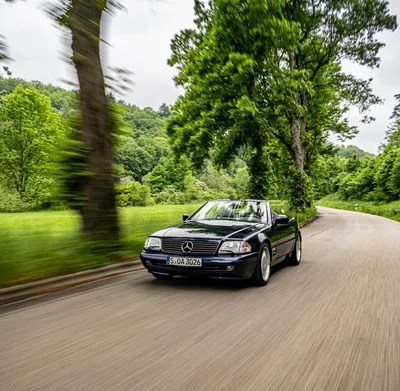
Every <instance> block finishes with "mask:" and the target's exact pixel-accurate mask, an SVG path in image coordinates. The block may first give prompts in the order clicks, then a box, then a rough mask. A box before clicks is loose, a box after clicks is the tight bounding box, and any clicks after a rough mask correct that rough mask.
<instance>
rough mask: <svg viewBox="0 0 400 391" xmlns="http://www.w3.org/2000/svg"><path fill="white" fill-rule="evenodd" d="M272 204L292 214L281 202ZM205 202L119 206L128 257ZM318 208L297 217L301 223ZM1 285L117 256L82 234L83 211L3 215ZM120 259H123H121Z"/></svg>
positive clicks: (90, 266)
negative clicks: (95, 246)
mask: <svg viewBox="0 0 400 391" xmlns="http://www.w3.org/2000/svg"><path fill="white" fill-rule="evenodd" d="M271 205H272V208H273V209H274V210H275V211H276V212H277V213H280V211H281V209H282V208H283V209H286V210H285V212H286V213H287V214H290V211H288V210H287V208H285V205H284V203H283V202H281V201H277V200H274V201H271ZM199 206H200V205H194V204H190V205H156V206H149V207H133V208H123V209H121V210H120V226H121V236H122V244H123V247H124V250H125V252H126V256H127V259H130V260H133V259H138V257H139V253H140V251H141V249H142V248H143V244H144V241H145V240H146V238H147V236H148V235H150V234H151V233H153V232H155V231H157V230H159V229H162V228H165V227H168V226H170V225H172V224H175V223H178V222H180V221H181V216H182V214H184V213H192V212H193V211H195V210H196V209H197V208H198V207H199ZM315 214H316V211H315V208H314V209H311V210H310V211H307V213H305V214H299V215H298V216H297V218H298V220H299V222H302V221H304V220H307V219H309V218H310V217H312V216H313V215H315ZM0 221H1V224H0V287H5V286H10V285H14V284H18V283H22V282H27V281H34V280H38V279H41V278H47V277H53V276H58V275H63V274H68V273H73V272H78V271H83V270H88V269H93V268H96V267H101V266H105V265H107V264H110V263H113V262H115V261H116V260H115V259H114V260H113V259H111V258H110V257H107V256H105V255H104V254H99V253H95V252H93V251H92V249H91V246H90V245H89V244H88V243H86V242H85V241H83V240H82V238H81V237H80V236H79V216H78V215H77V214H76V213H74V212H72V211H51V212H47V211H46V212H29V213H9V214H0ZM117 261H118V260H117Z"/></svg>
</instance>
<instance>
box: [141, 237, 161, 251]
mask: <svg viewBox="0 0 400 391" xmlns="http://www.w3.org/2000/svg"><path fill="white" fill-rule="evenodd" d="M144 248H145V250H153V251H160V250H161V239H160V238H153V237H151V236H149V237H148V238H147V240H146V243H145V244H144Z"/></svg>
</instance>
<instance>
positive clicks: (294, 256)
mask: <svg viewBox="0 0 400 391" xmlns="http://www.w3.org/2000/svg"><path fill="white" fill-rule="evenodd" d="M298 246H300V247H298ZM299 249H300V253H299V251H298V250H299ZM302 254H303V244H302V239H301V234H300V232H298V233H297V235H296V239H295V242H294V247H293V251H292V253H291V254H290V256H289V258H288V261H287V263H288V265H290V266H299V265H300V262H301V257H302Z"/></svg>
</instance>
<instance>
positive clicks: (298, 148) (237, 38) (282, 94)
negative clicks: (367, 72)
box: [167, 0, 397, 210]
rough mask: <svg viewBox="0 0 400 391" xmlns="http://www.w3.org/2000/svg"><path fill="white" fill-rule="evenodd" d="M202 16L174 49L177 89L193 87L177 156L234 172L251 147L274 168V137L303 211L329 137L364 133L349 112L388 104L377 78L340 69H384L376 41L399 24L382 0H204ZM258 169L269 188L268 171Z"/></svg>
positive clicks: (184, 103) (173, 132) (198, 8)
mask: <svg viewBox="0 0 400 391" xmlns="http://www.w3.org/2000/svg"><path fill="white" fill-rule="evenodd" d="M195 13H196V19H195V23H196V29H191V30H184V31H182V32H181V33H180V34H179V35H177V36H176V37H175V38H174V39H173V41H172V44H171V48H172V51H173V55H172V57H171V59H170V64H171V65H173V66H176V67H177V68H178V70H179V75H178V77H177V78H176V79H175V81H176V83H177V84H178V85H180V86H182V87H183V88H184V89H185V93H184V95H183V96H182V97H180V98H179V99H178V101H177V103H176V104H175V106H174V110H173V116H172V117H171V118H170V119H169V120H168V125H167V132H168V134H169V136H170V137H171V139H172V148H173V150H174V151H175V153H177V154H179V153H186V154H188V155H189V156H190V157H191V160H193V161H194V162H195V163H198V162H201V161H202V160H203V159H204V158H205V157H208V156H209V155H210V151H212V150H213V149H212V147H215V150H216V157H215V159H216V162H217V163H218V164H222V165H226V164H227V162H228V161H230V160H231V159H232V157H234V156H235V155H236V154H237V152H238V150H239V148H240V147H242V146H245V147H246V148H247V153H248V155H249V156H253V157H255V158H256V159H257V160H258V161H260V162H261V161H264V162H265V163H266V162H267V161H268V160H267V159H265V160H264V159H262V158H261V156H262V155H263V153H265V152H264V146H265V145H266V144H267V143H268V138H269V137H275V138H277V139H278V140H279V142H280V143H281V144H282V145H283V146H284V147H285V149H286V153H287V154H288V156H289V157H290V160H291V164H290V166H288V167H287V168H286V169H287V174H289V177H290V178H291V180H292V182H291V187H292V188H293V189H296V190H295V191H294V192H292V195H291V201H292V206H293V207H294V208H295V209H298V210H303V209H304V208H306V207H308V206H309V205H310V200H311V197H312V193H311V192H310V190H311V188H312V186H311V182H310V179H309V174H310V172H311V170H312V167H313V164H314V163H315V162H316V160H317V158H318V156H319V155H321V154H324V153H331V148H330V146H329V144H327V139H328V136H329V133H331V132H334V133H336V134H337V135H339V136H340V137H341V138H348V137H352V136H353V135H354V133H355V132H356V129H355V128H354V127H352V126H350V125H349V124H348V121H347V120H346V119H345V118H344V115H345V113H346V111H347V110H348V106H349V105H351V104H355V105H357V106H358V107H359V109H360V111H361V112H363V113H367V110H368V109H369V107H370V106H371V105H372V104H376V103H379V102H380V99H379V98H377V97H376V96H375V95H374V94H373V93H372V90H371V87H370V82H371V80H367V81H365V80H360V79H357V78H355V77H354V76H352V75H347V74H345V73H344V72H343V71H342V68H341V61H342V60H343V59H346V60H350V61H353V62H355V63H358V64H360V65H366V66H369V67H375V66H378V65H379V57H378V53H379V50H380V48H381V47H382V46H383V44H382V43H381V42H379V41H377V40H376V38H375V35H376V33H378V32H380V31H382V30H385V29H389V30H394V29H395V28H396V26H397V24H396V18H395V17H394V16H391V15H390V14H389V11H388V4H387V2H386V1H383V0H371V1H368V2H366V1H364V0H326V1H324V2H321V1H316V0H300V1H298V0H296V1H294V0H288V1H286V2H283V1H281V2H277V1H269V0H262V1H259V0H248V1H242V0H234V1H231V0H214V1H209V3H208V6H205V5H204V3H202V2H201V1H199V0H197V1H195ZM344 102H346V104H343V103H344ZM365 120H366V121H367V120H371V118H369V117H365ZM184 141H185V142H184ZM257 170H258V175H257V176H258V177H259V178H261V180H264V181H266V180H267V179H266V178H265V177H262V172H263V171H266V172H268V171H269V169H268V166H263V167H260V166H258V168H257ZM252 174H253V173H252V172H251V171H250V175H252ZM255 179H256V178H253V177H252V178H251V181H254V180H255ZM261 185H262V183H261ZM257 187H261V186H257ZM263 191H265V190H263Z"/></svg>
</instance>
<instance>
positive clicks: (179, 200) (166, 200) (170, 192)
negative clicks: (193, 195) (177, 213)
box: [155, 186, 190, 205]
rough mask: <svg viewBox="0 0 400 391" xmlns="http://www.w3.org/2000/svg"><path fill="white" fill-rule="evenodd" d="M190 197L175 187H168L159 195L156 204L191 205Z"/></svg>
mask: <svg viewBox="0 0 400 391" xmlns="http://www.w3.org/2000/svg"><path fill="white" fill-rule="evenodd" d="M189 198H190V197H189V195H188V194H186V193H184V192H182V191H179V190H176V189H175V188H174V187H173V186H167V187H166V188H165V189H164V190H163V191H161V192H160V193H158V194H157V196H156V199H155V200H156V203H157V204H170V205H183V204H187V203H190V201H188V199H189Z"/></svg>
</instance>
